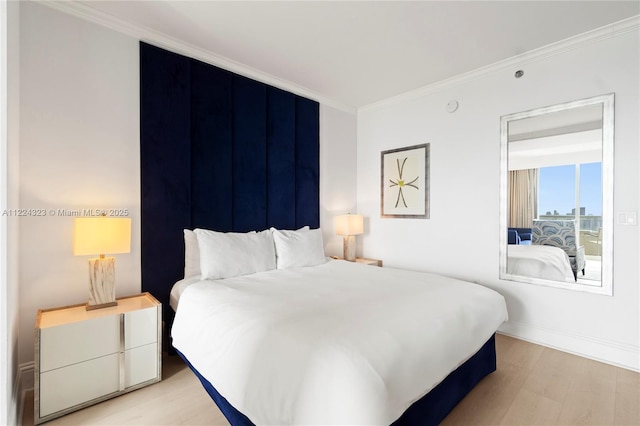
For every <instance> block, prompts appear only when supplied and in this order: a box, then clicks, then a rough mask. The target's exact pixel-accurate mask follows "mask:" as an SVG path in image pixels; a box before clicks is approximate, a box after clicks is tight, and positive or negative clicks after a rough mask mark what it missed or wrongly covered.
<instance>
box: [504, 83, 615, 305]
mask: <svg viewBox="0 0 640 426" xmlns="http://www.w3.org/2000/svg"><path fill="white" fill-rule="evenodd" d="M613 98H614V96H613V94H609V95H605V96H598V97H594V98H589V99H583V100H580V101H574V102H568V103H564V104H559V105H554V106H550V107H545V108H539V109H536V110H531V111H525V112H521V113H515V114H510V115H507V116H504V117H502V119H501V156H502V158H501V201H500V202H501V206H500V212H501V214H500V223H501V229H502V231H501V233H502V234H503V235H501V236H500V241H501V244H500V278H501V279H507V280H513V281H521V282H527V283H533V284H543V285H550V286H556V287H563V288H570V289H575V290H582V291H589V292H595V293H602V294H612V288H611V278H612V277H611V275H612V265H611V264H612V244H611V243H612V231H613V227H612V216H613V215H612V209H613V206H612V187H613Z"/></svg>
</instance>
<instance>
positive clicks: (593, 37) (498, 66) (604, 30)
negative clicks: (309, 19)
mask: <svg viewBox="0 0 640 426" xmlns="http://www.w3.org/2000/svg"><path fill="white" fill-rule="evenodd" d="M638 30H640V15H636V16H632V17H631V18H627V19H624V20H622V21H618V22H615V23H613V24H609V25H605V26H604V27H600V28H596V29H595V30H591V31H588V32H586V33H582V34H578V35H576V36H573V37H570V38H567V39H564V40H561V41H558V42H554V43H551V44H548V45H546V46H543V47H540V48H537V49H534V50H530V51H528V52H526V53H523V54H521V55H517V56H513V57H511V58H508V59H505V60H502V61H498V62H495V63H493V64H490V65H487V66H484V67H481V68H477V69H475V70H473V71H469V72H466V73H463V74H459V75H456V76H453V77H451V78H447V79H445V80H441V81H438V82H436V83H433V84H429V85H427V86H423V87H421V88H419V89H414V90H411V91H408V92H405V93H402V94H400V95H397V96H393V97H390V98H387V99H383V100H382V101H379V102H374V103H371V104H368V105H364V106H362V107H360V108H358V113H360V112H366V111H371V110H376V109H380V108H384V107H388V106H391V105H394V104H398V103H401V102H406V101H410V100H413V99H416V98H419V97H422V96H426V95H429V94H431V93H435V92H439V91H442V90H445V89H448V88H451V87H455V86H458V85H461V84H463V83H467V82H469V81H472V80H476V79H479V78H481V77H484V76H486V75H488V74H491V73H495V72H497V71H502V70H504V69H507V68H513V67H514V66H516V65H518V66H522V65H524V64H528V63H532V62H537V61H541V60H544V59H547V58H549V57H552V56H555V55H559V54H562V53H565V52H569V51H571V50H575V49H579V48H581V47H584V46H586V45H589V44H592V43H595V42H598V41H601V40H606V39H609V38H613V37H617V36H620V35H622V34H626V33H628V32H632V31H638Z"/></svg>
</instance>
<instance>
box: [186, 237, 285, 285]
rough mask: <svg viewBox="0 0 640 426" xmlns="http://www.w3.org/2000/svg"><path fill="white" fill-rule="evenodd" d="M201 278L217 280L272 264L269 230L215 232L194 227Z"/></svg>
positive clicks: (265, 268)
mask: <svg viewBox="0 0 640 426" xmlns="http://www.w3.org/2000/svg"><path fill="white" fill-rule="evenodd" d="M194 232H195V234H196V235H197V237H198V247H199V249H200V270H201V273H202V279H203V280H206V279H211V280H217V279H221V278H230V277H237V276H239V275H248V274H253V273H256V272H263V271H269V270H271V269H275V268H276V252H275V247H274V244H273V236H272V234H271V231H269V230H265V231H262V232H248V233H246V234H243V233H236V232H216V231H208V230H205V229H196V230H195V231H194Z"/></svg>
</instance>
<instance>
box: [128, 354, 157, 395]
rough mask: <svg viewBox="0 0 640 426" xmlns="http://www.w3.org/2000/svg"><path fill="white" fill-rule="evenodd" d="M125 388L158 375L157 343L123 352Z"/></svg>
mask: <svg viewBox="0 0 640 426" xmlns="http://www.w3.org/2000/svg"><path fill="white" fill-rule="evenodd" d="M124 377H125V383H124V387H125V389H126V388H128V387H131V386H135V385H137V384H140V383H144V382H146V381H148V380H152V379H155V378H157V377H158V344H157V343H152V344H150V345H145V346H140V347H137V348H134V349H130V350H128V351H125V353H124Z"/></svg>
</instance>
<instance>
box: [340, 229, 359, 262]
mask: <svg viewBox="0 0 640 426" xmlns="http://www.w3.org/2000/svg"><path fill="white" fill-rule="evenodd" d="M342 241H343V243H342V257H343V258H344V260H348V261H349V262H355V261H356V237H355V235H345V236H344V237H343V240H342Z"/></svg>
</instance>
